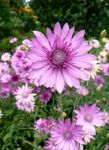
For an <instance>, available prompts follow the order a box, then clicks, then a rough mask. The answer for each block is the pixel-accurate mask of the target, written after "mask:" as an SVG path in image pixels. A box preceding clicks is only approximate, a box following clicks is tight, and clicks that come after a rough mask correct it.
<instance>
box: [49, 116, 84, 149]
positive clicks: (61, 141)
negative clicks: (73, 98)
mask: <svg viewBox="0 0 109 150" xmlns="http://www.w3.org/2000/svg"><path fill="white" fill-rule="evenodd" d="M50 133H51V137H50V139H49V140H50V141H51V142H53V144H54V146H55V147H56V149H57V150H78V143H81V142H82V135H83V130H82V128H81V127H80V126H77V125H75V123H72V122H71V121H70V119H66V120H65V122H63V121H62V120H61V119H60V120H59V122H58V123H57V124H56V125H55V126H54V127H53V129H52V130H51V131H50Z"/></svg>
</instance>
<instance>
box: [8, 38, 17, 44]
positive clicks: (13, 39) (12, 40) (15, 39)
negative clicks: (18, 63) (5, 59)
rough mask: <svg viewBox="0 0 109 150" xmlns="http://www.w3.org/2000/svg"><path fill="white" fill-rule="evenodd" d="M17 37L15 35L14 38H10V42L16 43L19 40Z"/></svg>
mask: <svg viewBox="0 0 109 150" xmlns="http://www.w3.org/2000/svg"><path fill="white" fill-rule="evenodd" d="M17 40H18V39H17V38H16V37H14V38H12V39H11V40H10V44H14V43H16V42H17Z"/></svg>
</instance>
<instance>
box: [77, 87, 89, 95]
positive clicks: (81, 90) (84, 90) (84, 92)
mask: <svg viewBox="0 0 109 150" xmlns="http://www.w3.org/2000/svg"><path fill="white" fill-rule="evenodd" d="M77 93H78V94H80V95H82V96H86V95H88V94H89V90H88V89H87V88H86V87H85V86H81V87H80V88H79V89H77Z"/></svg>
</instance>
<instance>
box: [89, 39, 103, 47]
mask: <svg viewBox="0 0 109 150" xmlns="http://www.w3.org/2000/svg"><path fill="white" fill-rule="evenodd" d="M89 44H90V46H92V47H93V48H99V47H100V42H99V41H98V40H96V39H92V40H90V41H89Z"/></svg>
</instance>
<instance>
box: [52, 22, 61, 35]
mask: <svg viewBox="0 0 109 150" xmlns="http://www.w3.org/2000/svg"><path fill="white" fill-rule="evenodd" d="M60 34H61V25H60V23H59V22H57V23H56V24H55V26H54V35H55V36H60Z"/></svg>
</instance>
